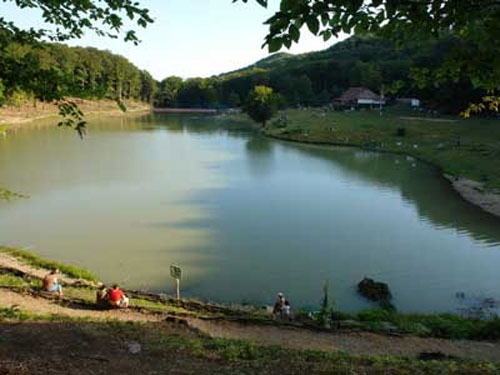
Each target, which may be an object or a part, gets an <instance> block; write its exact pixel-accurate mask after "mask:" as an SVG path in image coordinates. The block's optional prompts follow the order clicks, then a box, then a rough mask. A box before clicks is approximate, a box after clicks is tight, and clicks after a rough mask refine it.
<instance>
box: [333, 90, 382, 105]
mask: <svg viewBox="0 0 500 375" xmlns="http://www.w3.org/2000/svg"><path fill="white" fill-rule="evenodd" d="M358 99H368V100H381V98H380V96H378V95H377V94H375V93H374V92H373V91H371V90H370V89H367V88H365V87H351V88H350V89H348V90H347V91H345V92H344V93H343V94H342V95H340V96H339V97H338V98H336V99H335V100H338V101H341V102H350V101H357V100H358Z"/></svg>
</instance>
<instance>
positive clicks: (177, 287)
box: [175, 279, 181, 301]
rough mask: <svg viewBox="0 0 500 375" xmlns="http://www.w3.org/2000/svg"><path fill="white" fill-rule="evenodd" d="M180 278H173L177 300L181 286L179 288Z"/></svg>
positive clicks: (179, 296) (179, 297)
mask: <svg viewBox="0 0 500 375" xmlns="http://www.w3.org/2000/svg"><path fill="white" fill-rule="evenodd" d="M180 284H181V283H180V280H179V279H175V290H176V292H177V293H176V295H177V301H178V300H180V299H181V288H180Z"/></svg>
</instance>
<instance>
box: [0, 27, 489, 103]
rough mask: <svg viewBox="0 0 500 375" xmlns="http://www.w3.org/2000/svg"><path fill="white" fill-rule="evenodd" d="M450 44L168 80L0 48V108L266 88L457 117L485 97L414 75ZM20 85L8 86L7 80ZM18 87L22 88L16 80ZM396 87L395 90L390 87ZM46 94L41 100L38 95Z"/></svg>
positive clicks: (274, 60)
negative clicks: (393, 100) (403, 101)
mask: <svg viewBox="0 0 500 375" xmlns="http://www.w3.org/2000/svg"><path fill="white" fill-rule="evenodd" d="M454 43H457V41H455V40H454V39H452V38H441V39H439V40H432V41H415V42H412V43H411V44H409V45H403V46H400V48H396V47H395V44H394V42H391V41H387V40H382V39H378V38H374V37H357V36H356V37H351V38H349V39H347V40H345V41H343V42H340V43H337V44H335V45H334V46H332V47H330V48H328V49H326V50H323V51H319V52H312V53H307V54H302V55H290V54H287V53H278V54H274V55H271V56H270V57H268V58H266V59H263V60H260V61H259V62H257V63H255V64H254V65H251V66H249V67H246V68H243V69H240V70H237V71H234V72H230V73H225V74H221V75H218V76H213V77H210V78H190V79H185V80H184V79H182V78H180V77H168V78H166V79H164V80H163V81H161V82H157V81H155V80H154V79H153V77H152V76H151V75H150V74H149V73H148V72H147V71H144V70H140V69H139V68H137V67H136V66H135V65H133V64H132V63H131V62H130V61H128V60H127V59H126V58H125V57H123V56H120V55H116V54H113V53H111V52H109V51H101V50H98V49H95V48H81V47H68V46H66V45H63V44H39V45H36V46H32V45H29V46H26V45H21V44H17V43H11V44H9V45H8V46H7V47H5V48H0V105H5V104H11V105H12V104H13V105H15V104H17V103H23V102H25V101H27V100H29V99H30V98H32V94H31V92H37V93H38V97H39V99H42V100H48V101H50V100H53V99H54V98H56V97H55V96H54V93H57V94H58V95H59V96H60V94H62V95H63V96H68V97H80V98H87V99H104V98H108V99H114V100H116V99H118V100H121V99H136V100H141V101H145V102H150V103H152V102H154V104H155V105H156V106H158V107H204V108H220V107H238V106H240V105H241V104H242V103H243V101H244V100H245V99H246V98H247V96H248V94H249V92H250V91H251V90H252V89H253V88H254V87H255V86H256V85H266V86H269V87H272V88H273V89H274V90H275V91H276V92H278V93H280V94H281V97H282V101H283V105H284V106H298V105H302V106H322V105H325V104H328V103H331V101H332V100H333V99H334V98H336V97H338V96H340V95H341V93H342V92H343V91H344V90H346V89H348V88H349V87H355V86H363V87H367V88H369V89H371V90H373V91H374V92H376V93H380V92H381V90H382V89H383V91H384V93H385V94H386V96H391V95H393V96H399V97H417V98H419V99H421V101H423V102H424V104H425V105H426V106H427V107H429V108H433V109H438V110H441V111H444V112H451V113H456V112H458V111H460V110H462V109H463V108H464V107H466V106H467V104H469V103H471V102H477V101H478V100H479V99H480V98H481V97H482V96H483V95H484V94H485V93H484V92H482V91H480V90H476V89H474V88H473V87H472V86H471V84H470V81H469V80H467V81H465V80H462V81H461V80H460V79H457V80H456V81H443V82H439V85H432V84H431V85H428V84H427V85H419V82H418V78H419V75H422V74H423V73H425V70H426V69H428V70H431V69H434V68H435V67H436V66H439V63H440V62H441V60H442V59H443V56H444V53H445V52H446V51H447V50H449V48H450V46H452V45H453V44H454ZM23 76H25V79H21V80H20V79H16V80H13V79H12V77H23ZM19 81H22V82H24V86H23V87H19V86H16V84H15V82H19ZM396 88H397V92H396V91H395V89H396ZM41 92H42V93H43V92H45V95H42V97H41V98H40V93H41Z"/></svg>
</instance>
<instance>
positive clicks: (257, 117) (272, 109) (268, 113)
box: [243, 86, 279, 128]
mask: <svg viewBox="0 0 500 375" xmlns="http://www.w3.org/2000/svg"><path fill="white" fill-rule="evenodd" d="M278 105H279V95H278V94H276V93H275V92H274V91H273V89H272V88H270V87H267V86H255V88H254V89H253V90H252V91H251V92H250V94H249V95H248V98H247V100H246V102H245V105H244V106H243V110H244V111H245V113H247V114H248V115H249V116H250V117H251V118H252V120H254V121H255V122H259V123H261V124H262V126H263V127H264V128H265V127H266V123H267V121H268V120H270V119H271V117H273V115H274V114H275V113H276V112H277V110H278Z"/></svg>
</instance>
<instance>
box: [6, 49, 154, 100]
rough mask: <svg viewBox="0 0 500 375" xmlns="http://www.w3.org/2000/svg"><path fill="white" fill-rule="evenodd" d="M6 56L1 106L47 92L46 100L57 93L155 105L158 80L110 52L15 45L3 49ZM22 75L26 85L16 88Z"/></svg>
mask: <svg viewBox="0 0 500 375" xmlns="http://www.w3.org/2000/svg"><path fill="white" fill-rule="evenodd" d="M0 57H1V58H0V63H2V65H4V66H3V67H1V68H2V69H0V105H17V104H22V103H24V102H26V101H27V100H30V99H31V98H32V91H33V92H35V91H36V92H38V93H39V92H40V91H41V92H45V95H44V96H45V97H42V98H41V99H42V100H43V99H46V100H51V99H53V93H54V92H57V93H58V94H62V95H64V96H67V97H79V98H86V99H105V98H106V99H113V100H117V99H118V100H122V99H135V100H141V101H144V102H152V101H153V98H154V95H155V90H156V85H157V82H156V81H155V80H154V79H153V77H152V76H151V75H150V74H149V73H148V72H147V71H144V70H140V69H139V68H137V67H136V66H135V65H134V64H132V63H131V62H130V61H128V60H127V59H126V58H125V57H123V56H120V55H116V54H113V53H111V52H109V51H102V50H98V49H96V48H81V47H68V46H66V45H63V44H45V43H43V44H38V45H23V44H17V43H11V44H9V45H8V46H6V47H5V48H2V49H1V50H0ZM35 68H36V69H35ZM39 68H41V69H39ZM33 72H37V73H36V74H35V73H33ZM16 75H17V76H18V77H19V75H21V76H22V75H24V76H26V80H24V82H26V84H25V85H24V86H23V87H19V86H16V85H15V84H14V82H15V80H13V79H12V78H13V77H16ZM17 81H19V80H17ZM41 86H42V90H40V87H41Z"/></svg>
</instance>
